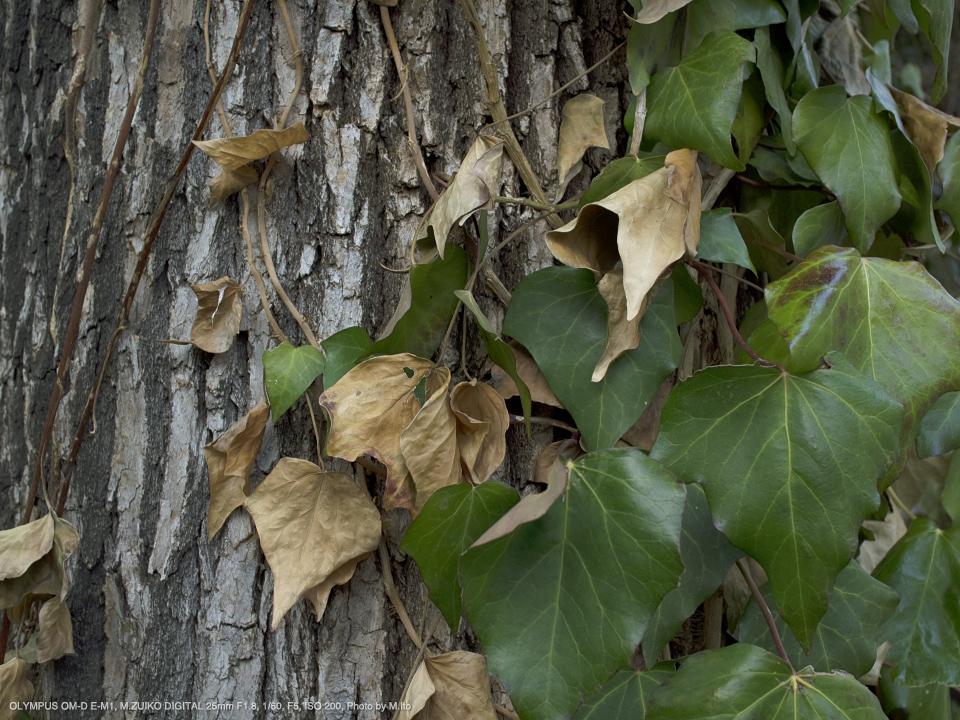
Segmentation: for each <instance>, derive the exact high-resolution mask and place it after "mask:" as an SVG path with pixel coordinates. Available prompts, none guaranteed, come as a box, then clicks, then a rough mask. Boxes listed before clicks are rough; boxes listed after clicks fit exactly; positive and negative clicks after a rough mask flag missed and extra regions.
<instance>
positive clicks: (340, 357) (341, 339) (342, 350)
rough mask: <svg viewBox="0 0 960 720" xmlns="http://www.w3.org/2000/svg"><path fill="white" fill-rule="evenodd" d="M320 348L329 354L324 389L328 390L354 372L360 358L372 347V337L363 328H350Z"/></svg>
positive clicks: (327, 340)
mask: <svg viewBox="0 0 960 720" xmlns="http://www.w3.org/2000/svg"><path fill="white" fill-rule="evenodd" d="M320 347H322V348H323V351H324V352H325V353H326V354H327V364H326V367H325V368H324V369H323V389H324V390H326V389H328V388H331V387H333V386H334V385H336V384H337V381H338V380H339V379H340V378H342V377H343V376H344V375H346V374H347V373H348V372H350V371H351V370H353V368H354V367H355V366H356V364H357V363H358V362H359V361H360V356H361V355H363V353H364V351H365V350H366V349H367V348H368V347H370V336H369V335H368V334H367V331H366V330H364V329H363V328H362V327H349V328H345V329H343V330H340V331H339V332H335V333H334V334H333V335H331V336H330V337H328V338H327V339H326V340H324V341H323V342H321V343H320Z"/></svg>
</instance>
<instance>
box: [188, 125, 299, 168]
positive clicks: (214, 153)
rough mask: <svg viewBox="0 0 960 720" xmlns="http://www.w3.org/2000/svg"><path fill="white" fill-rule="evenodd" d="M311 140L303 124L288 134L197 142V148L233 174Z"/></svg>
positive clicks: (263, 132) (264, 132)
mask: <svg viewBox="0 0 960 720" xmlns="http://www.w3.org/2000/svg"><path fill="white" fill-rule="evenodd" d="M309 139H310V133H308V132H307V129H306V128H305V127H304V126H303V123H302V122H301V123H297V124H296V125H291V126H290V127H288V128H287V129H286V130H266V129H264V130H257V131H256V132H255V133H254V134H253V135H247V136H246V137H231V138H217V139H215V140H194V141H193V144H194V145H196V146H197V147H198V148H200V149H201V150H202V151H203V152H205V153H206V154H207V155H209V156H210V157H211V158H213V161H214V162H215V163H217V165H219V166H220V167H222V168H223V169H224V170H225V171H226V172H233V171H234V170H236V169H238V168H240V167H242V166H244V165H246V164H247V163H248V162H252V161H253V160H260V159H261V158H265V157H267V156H268V155H270V154H271V153H274V152H276V151H277V150H280V149H281V148H285V147H289V146H290V145H299V144H300V143H305V142H306V141H307V140H309Z"/></svg>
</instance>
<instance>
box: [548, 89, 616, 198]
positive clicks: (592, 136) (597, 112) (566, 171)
mask: <svg viewBox="0 0 960 720" xmlns="http://www.w3.org/2000/svg"><path fill="white" fill-rule="evenodd" d="M603 105H604V102H603V100H601V99H600V98H598V97H596V96H594V95H586V94H584V95H577V96H576V97H575V98H572V99H570V100H569V101H568V102H567V104H566V105H564V106H563V119H562V120H561V121H560V140H559V143H558V146H557V163H558V168H557V175H558V181H559V183H560V186H559V189H558V190H557V199H558V200H559V199H560V198H562V197H563V193H564V191H565V190H566V188H567V185H568V184H569V183H570V181H571V180H573V178H575V177H576V176H577V174H578V173H579V172H580V170H581V169H583V163H582V162H580V160H581V158H583V154H584V153H585V152H586V151H587V148H589V147H602V148H605V149H607V150H609V149H610V143H609V142H608V141H607V131H606V129H605V128H604V126H603Z"/></svg>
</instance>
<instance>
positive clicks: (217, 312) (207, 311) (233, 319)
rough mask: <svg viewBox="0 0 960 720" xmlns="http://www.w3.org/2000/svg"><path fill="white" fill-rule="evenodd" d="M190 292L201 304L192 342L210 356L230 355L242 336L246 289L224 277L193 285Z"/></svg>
mask: <svg viewBox="0 0 960 720" xmlns="http://www.w3.org/2000/svg"><path fill="white" fill-rule="evenodd" d="M190 289H191V290H193V292H194V294H196V296H197V303H198V305H197V317H196V318H195V319H194V321H193V328H192V329H191V330H190V342H192V343H193V344H194V345H196V346H197V347H198V348H200V349H201V350H204V351H206V352H209V353H222V352H226V351H227V350H229V349H230V346H231V345H233V338H234V336H235V335H236V334H237V333H238V332H240V316H241V315H242V314H243V286H242V285H240V284H239V283H237V282H234V281H233V280H231V279H230V278H228V277H227V276H223V277H222V278H220V279H219V280H214V281H213V282H208V283H201V284H199V285H191V286H190Z"/></svg>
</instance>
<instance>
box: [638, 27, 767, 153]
mask: <svg viewBox="0 0 960 720" xmlns="http://www.w3.org/2000/svg"><path fill="white" fill-rule="evenodd" d="M755 58H756V49H755V48H754V47H753V45H752V44H751V43H750V42H748V41H746V40H744V39H743V38H742V37H740V36H739V35H737V34H736V33H734V32H730V31H729V30H723V31H719V32H715V33H711V34H710V35H708V36H707V37H706V38H705V39H704V41H703V42H702V43H701V44H700V45H699V46H698V47H696V48H695V49H694V50H693V51H691V52H690V53H688V54H687V56H686V57H685V58H683V60H681V61H680V63H679V64H678V65H677V66H675V67H672V68H667V69H665V70H661V71H660V72H658V73H657V74H656V75H654V76H653V80H652V81H651V83H650V89H649V91H648V95H649V97H648V103H647V104H648V107H649V108H650V110H649V114H648V115H647V123H646V126H645V127H644V132H645V133H646V135H647V137H649V138H650V139H651V140H659V141H660V142H662V143H665V144H666V145H669V146H671V147H678V148H683V147H686V148H691V149H693V150H699V151H701V152H705V153H707V154H708V155H709V156H710V157H712V158H713V159H714V160H716V161H717V162H719V163H721V164H723V165H725V166H726V167H729V168H733V169H734V170H738V171H740V170H744V169H745V167H744V165H743V163H741V162H740V160H739V159H738V158H737V156H736V154H735V153H734V152H733V146H732V145H731V143H730V132H731V129H732V127H733V121H734V118H735V117H736V115H737V107H738V106H739V105H740V94H741V89H742V86H743V79H744V69H745V66H746V64H747V63H748V62H753V61H754V59H755Z"/></svg>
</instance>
